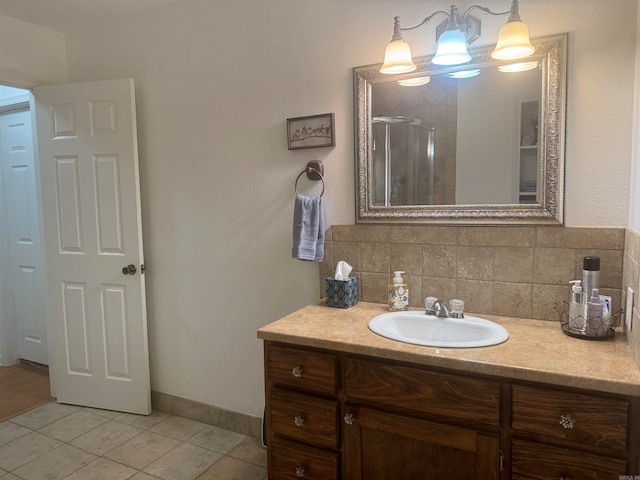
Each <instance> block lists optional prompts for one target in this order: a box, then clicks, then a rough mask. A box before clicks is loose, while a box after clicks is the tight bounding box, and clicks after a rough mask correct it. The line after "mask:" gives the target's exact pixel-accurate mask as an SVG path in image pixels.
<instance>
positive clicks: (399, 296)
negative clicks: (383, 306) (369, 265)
mask: <svg viewBox="0 0 640 480" xmlns="http://www.w3.org/2000/svg"><path fill="white" fill-rule="evenodd" d="M403 273H404V272H403V271H397V272H393V274H394V276H393V281H392V282H391V283H390V284H389V310H391V311H392V312H398V311H401V310H409V285H407V284H406V283H404V280H403V278H402V274H403Z"/></svg>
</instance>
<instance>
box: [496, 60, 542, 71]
mask: <svg viewBox="0 0 640 480" xmlns="http://www.w3.org/2000/svg"><path fill="white" fill-rule="evenodd" d="M537 66H538V62H537V61H536V62H522V63H510V64H509V65H500V66H499V67H498V70H499V71H501V72H505V73H517V72H526V71H528V70H533V69H534V68H536V67H537Z"/></svg>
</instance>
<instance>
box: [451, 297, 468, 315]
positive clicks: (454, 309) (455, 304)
mask: <svg viewBox="0 0 640 480" xmlns="http://www.w3.org/2000/svg"><path fill="white" fill-rule="evenodd" d="M463 312H464V301H463V300H460V299H458V298H454V299H452V300H449V315H451V316H452V317H453V318H464V313H463Z"/></svg>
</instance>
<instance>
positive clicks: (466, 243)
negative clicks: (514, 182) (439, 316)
mask: <svg viewBox="0 0 640 480" xmlns="http://www.w3.org/2000/svg"><path fill="white" fill-rule="evenodd" d="M625 232H626V230H625V229H624V228H586V227H580V228H567V227H551V226H531V227H529V226H526V227H525V226H523V227H519V226H513V227H512V226H477V227H475V226H424V225H416V226H413V225H411V226H409V225H406V226H405V225H333V226H332V227H330V228H329V229H328V230H327V232H326V237H325V258H324V261H323V262H322V264H321V266H320V280H321V281H320V288H321V292H320V294H321V296H323V297H324V285H325V282H324V279H325V278H326V277H331V276H333V273H334V269H335V266H336V264H337V262H338V261H339V260H345V261H346V262H348V263H349V264H350V265H351V266H352V267H353V272H352V273H351V275H355V276H357V277H358V279H359V281H358V285H359V289H360V292H359V294H360V300H362V301H365V302H377V303H386V302H387V285H388V283H389V281H390V280H391V272H393V271H395V270H404V271H405V274H404V275H403V278H404V279H405V281H406V282H407V283H408V284H409V288H410V304H411V306H414V307H422V306H424V298H425V297H427V296H429V295H432V296H435V297H438V298H440V299H442V300H446V301H449V300H450V299H452V298H460V299H462V300H464V302H465V310H466V311H468V312H473V313H478V314H483V313H484V314H492V315H505V316H511V317H520V318H534V319H543V320H557V319H558V314H557V312H556V311H555V310H554V308H553V307H554V305H555V304H556V303H562V302H563V301H568V300H569V294H570V287H569V280H573V279H580V278H582V258H583V257H584V256H585V255H597V256H599V257H600V258H601V274H600V286H601V292H602V294H604V295H609V296H611V297H612V299H613V308H614V309H618V308H620V302H621V290H622V285H623V257H624V260H625V262H626V261H627V257H630V258H629V262H633V264H634V265H635V270H634V272H635V274H634V275H635V277H634V278H635V282H636V292H638V289H637V283H638V263H639V260H638V258H639V255H640V240H638V235H633V234H630V232H626V236H627V243H628V244H629V243H630V242H629V241H628V239H629V237H630V236H632V237H633V238H634V242H631V243H633V244H634V245H635V247H634V248H633V253H629V254H627V253H626V252H625ZM625 288H626V287H625ZM637 330H640V324H639V327H638V329H637ZM638 336H639V337H640V335H638Z"/></svg>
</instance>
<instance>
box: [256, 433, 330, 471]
mask: <svg viewBox="0 0 640 480" xmlns="http://www.w3.org/2000/svg"><path fill="white" fill-rule="evenodd" d="M270 455H271V472H270V473H271V476H270V477H269V478H270V479H271V480H284V479H299V478H305V479H307V480H338V478H339V477H338V454H337V453H333V452H327V451H326V450H320V449H318V448H314V447H309V446H306V445H299V444H296V443H291V442H287V441H284V440H282V439H276V438H274V439H273V441H272V442H271V451H270Z"/></svg>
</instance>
